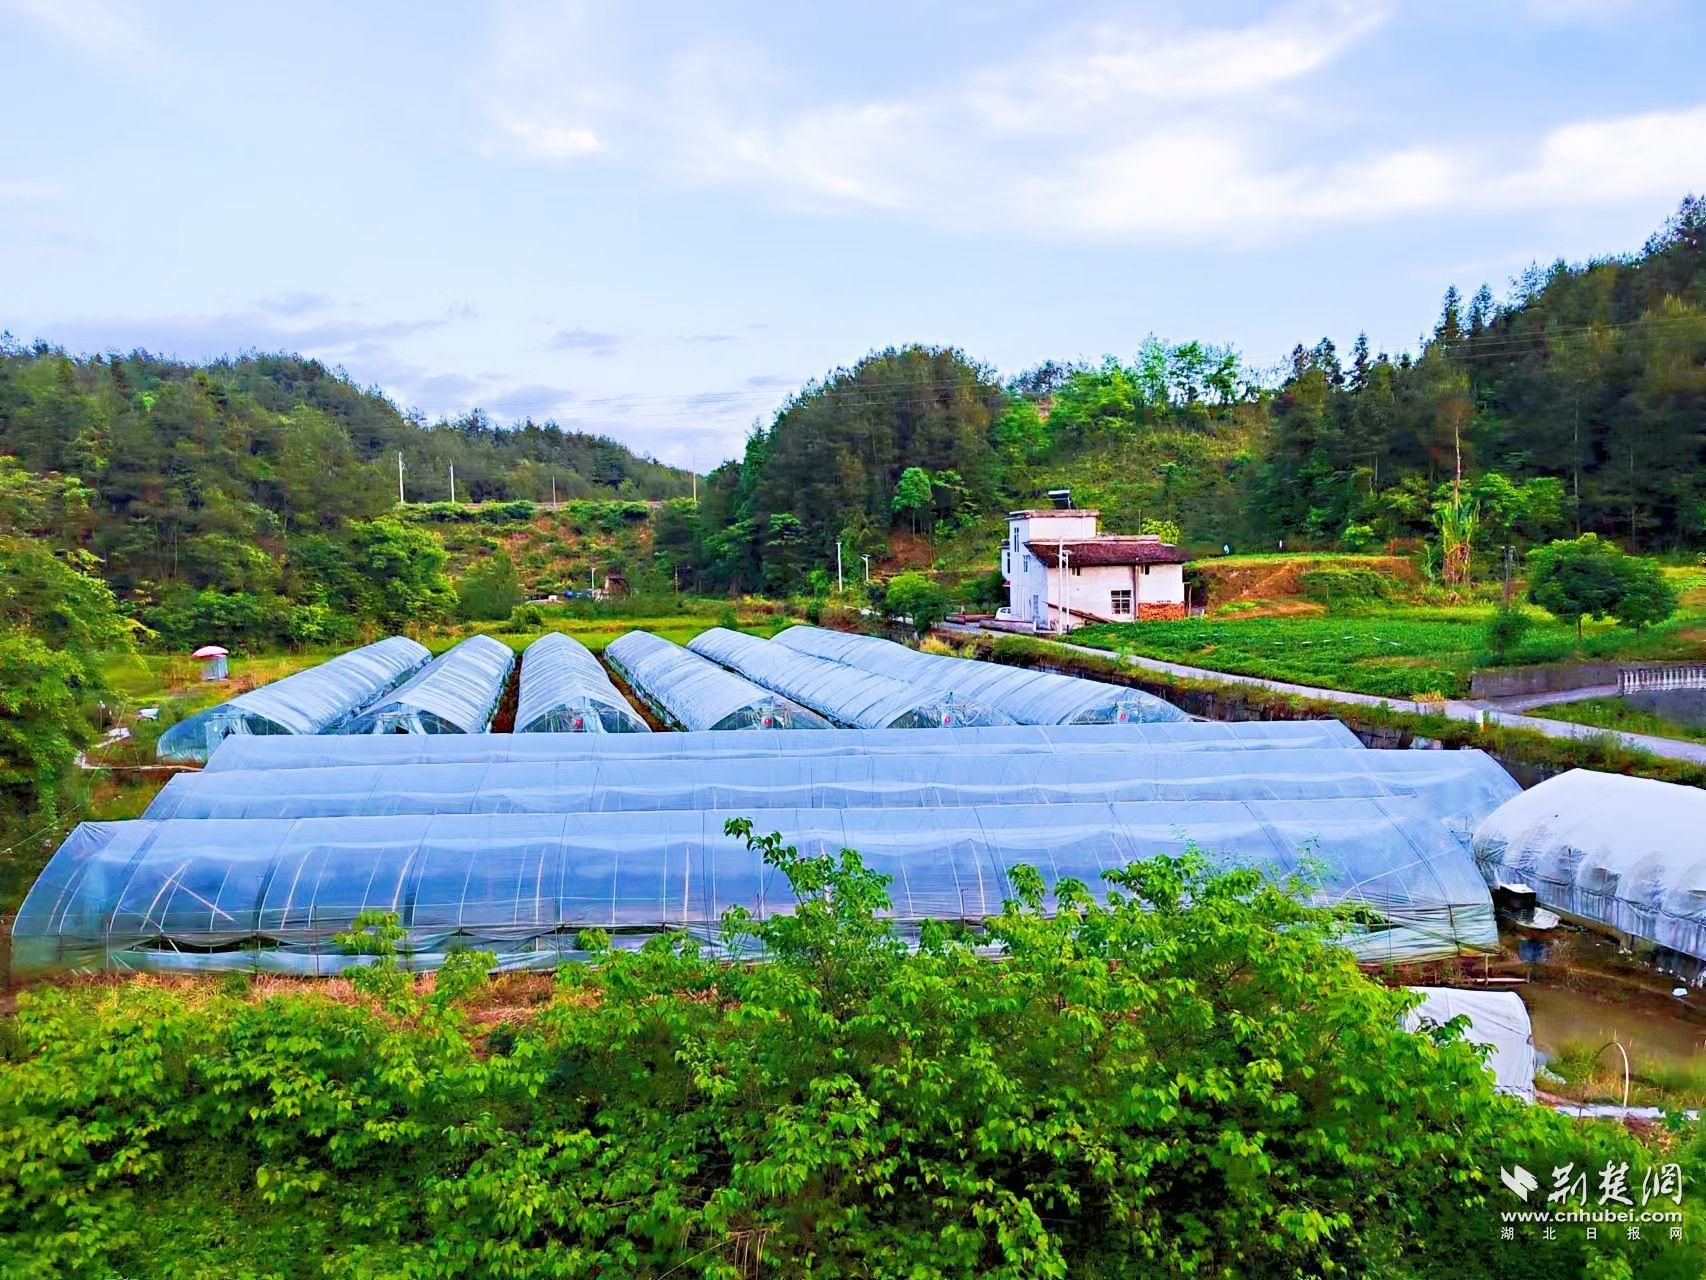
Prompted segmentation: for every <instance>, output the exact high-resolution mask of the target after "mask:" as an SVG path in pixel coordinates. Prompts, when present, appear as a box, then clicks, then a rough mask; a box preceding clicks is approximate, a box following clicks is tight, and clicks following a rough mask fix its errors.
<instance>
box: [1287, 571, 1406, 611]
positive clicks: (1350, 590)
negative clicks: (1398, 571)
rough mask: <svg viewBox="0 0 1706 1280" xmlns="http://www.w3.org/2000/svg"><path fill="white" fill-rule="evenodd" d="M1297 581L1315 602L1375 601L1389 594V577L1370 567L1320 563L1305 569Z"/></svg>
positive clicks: (1389, 597) (1351, 602)
mask: <svg viewBox="0 0 1706 1280" xmlns="http://www.w3.org/2000/svg"><path fill="white" fill-rule="evenodd" d="M1298 582H1299V584H1300V585H1301V586H1302V588H1303V594H1304V596H1305V598H1307V599H1310V600H1313V601H1315V602H1316V603H1318V604H1325V605H1329V606H1333V605H1345V604H1375V603H1378V602H1380V601H1384V600H1390V599H1392V597H1393V590H1392V580H1391V579H1390V578H1388V577H1387V576H1386V575H1385V574H1383V573H1380V572H1378V571H1377V570H1374V569H1364V568H1357V567H1354V566H1349V565H1321V566H1319V567H1317V568H1312V569H1305V570H1304V571H1303V572H1302V573H1301V574H1300V575H1299V576H1298Z"/></svg>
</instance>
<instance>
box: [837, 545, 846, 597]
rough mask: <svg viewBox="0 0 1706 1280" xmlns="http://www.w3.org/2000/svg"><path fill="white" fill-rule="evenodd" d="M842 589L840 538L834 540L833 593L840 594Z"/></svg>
mask: <svg viewBox="0 0 1706 1280" xmlns="http://www.w3.org/2000/svg"><path fill="white" fill-rule="evenodd" d="M843 589H844V584H843V583H842V581H841V539H840V538H839V537H838V538H836V540H835V594H836V595H840V594H841V592H842V591H843Z"/></svg>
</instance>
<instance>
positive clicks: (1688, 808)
mask: <svg viewBox="0 0 1706 1280" xmlns="http://www.w3.org/2000/svg"><path fill="white" fill-rule="evenodd" d="M1475 859H1476V861H1477V862H1478V863H1479V864H1480V866H1481V869H1482V872H1483V874H1484V875H1485V876H1486V878H1487V881H1488V883H1490V884H1524V885H1527V886H1528V887H1529V888H1530V889H1532V890H1534V892H1535V895H1536V896H1537V897H1538V899H1539V901H1540V904H1541V905H1542V906H1545V907H1549V908H1551V909H1552V910H1554V911H1565V912H1568V913H1569V914H1571V915H1575V916H1580V917H1582V918H1583V919H1587V920H1594V921H1598V922H1599V923H1601V924H1604V925H1609V926H1610V927H1611V928H1613V929H1618V930H1621V931H1622V932H1624V933H1627V934H1631V935H1633V936H1635V937H1637V938H1644V939H1646V940H1647V941H1649V942H1652V943H1655V944H1657V945H1658V946H1660V947H1664V948H1666V949H1668V950H1670V951H1674V952H1677V953H1679V954H1680V955H1682V956H1686V957H1689V958H1690V960H1691V961H1694V962H1696V964H1695V965H1693V966H1691V968H1692V969H1693V970H1695V971H1696V972H1695V973H1691V976H1697V971H1698V969H1699V962H1706V791H1702V790H1700V789H1699V788H1698V787H1685V786H1679V785H1678V784H1676V783H1673V782H1658V781H1655V780H1653V779H1651V778H1630V777H1625V776H1624V775H1622V774H1610V773H1594V772H1592V771H1591V770H1587V769H1572V770H1570V771H1569V772H1568V773H1562V774H1559V775H1558V776H1556V777H1553V778H1548V779H1546V781H1544V782H1542V783H1541V784H1540V785H1539V786H1536V787H1534V788H1532V789H1530V790H1528V791H1525V792H1523V793H1522V794H1521V795H1518V796H1516V797H1514V798H1513V799H1511V800H1509V801H1507V802H1506V803H1505V804H1503V805H1501V806H1500V807H1499V808H1498V809H1496V810H1494V812H1493V813H1492V814H1491V815H1490V816H1488V817H1487V818H1486V819H1485V820H1484V821H1483V822H1482V823H1481V825H1480V827H1479V828H1478V829H1477V830H1476V832H1475Z"/></svg>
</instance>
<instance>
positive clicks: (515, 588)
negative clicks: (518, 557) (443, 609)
mask: <svg viewBox="0 0 1706 1280" xmlns="http://www.w3.org/2000/svg"><path fill="white" fill-rule="evenodd" d="M456 598H457V607H458V611H459V612H460V613H461V615H462V616H463V617H464V618H467V619H468V620H470V621H474V622H497V621H500V620H501V619H504V618H507V617H509V615H510V613H511V611H513V610H514V608H515V607H516V605H518V604H520V603H521V602H522V601H523V600H525V599H526V598H527V596H526V593H525V592H523V591H522V589H521V575H520V574H518V573H517V572H516V571H515V561H514V560H512V559H510V554H509V552H507V551H505V550H504V549H503V548H502V547H499V548H497V549H496V550H494V551H490V552H488V553H486V554H485V555H483V556H481V557H480V558H479V559H478V560H476V561H475V562H474V563H473V565H472V566H470V567H469V569H468V571H467V572H466V573H464V574H463V575H462V577H461V578H459V579H458V580H457V582H456Z"/></svg>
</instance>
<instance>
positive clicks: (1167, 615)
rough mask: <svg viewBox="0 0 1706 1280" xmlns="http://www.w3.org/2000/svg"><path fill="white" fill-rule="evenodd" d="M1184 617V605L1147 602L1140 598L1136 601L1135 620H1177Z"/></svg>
mask: <svg viewBox="0 0 1706 1280" xmlns="http://www.w3.org/2000/svg"><path fill="white" fill-rule="evenodd" d="M1184 617H1185V606H1184V605H1182V604H1147V603H1145V602H1144V601H1142V600H1139V601H1138V602H1137V620H1138V621H1139V622H1179V621H1181V620H1182V619H1183V618H1184Z"/></svg>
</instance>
